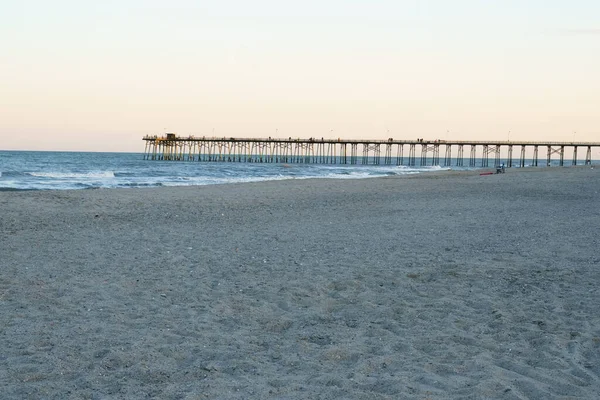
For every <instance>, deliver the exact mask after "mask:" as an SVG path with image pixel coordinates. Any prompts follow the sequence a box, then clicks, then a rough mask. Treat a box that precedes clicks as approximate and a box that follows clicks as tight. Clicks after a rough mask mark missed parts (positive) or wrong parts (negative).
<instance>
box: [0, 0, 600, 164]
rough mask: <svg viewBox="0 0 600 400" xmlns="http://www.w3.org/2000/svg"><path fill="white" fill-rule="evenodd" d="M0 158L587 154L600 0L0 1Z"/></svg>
mask: <svg viewBox="0 0 600 400" xmlns="http://www.w3.org/2000/svg"><path fill="white" fill-rule="evenodd" d="M0 10H1V12H0V51H1V55H2V56H1V62H0V150H80V151H133V152H136V151H143V147H144V143H143V141H142V140H141V139H142V137H143V136H144V135H155V134H157V135H162V134H164V133H165V132H174V133H177V134H178V135H182V136H188V135H196V136H204V135H206V136H212V135H215V136H227V137H268V136H271V137H286V138H287V137H290V136H291V137H300V138H308V137H327V138H338V137H340V138H345V139H359V138H366V139H387V138H390V137H391V138H394V139H416V138H426V139H432V140H433V139H443V140H505V139H510V140H514V141H517V140H531V141H536V140H540V141H541V140H552V141H573V140H575V141H595V142H600V111H599V110H600V72H599V71H600V1H597V0H570V1H567V0H564V1H559V0H543V1H542V0H478V1H476V0H453V1H449V0H390V1H387V0H370V1H366V0H363V1H356V0H345V1H342V0H320V1H315V0H303V1H284V0H279V1H275V0H253V1H241V0H239V1H238V0H220V1H214V0H213V1H200V0H198V1H191V0H171V1H157V0H104V1H91V0H90V1H87V0H72V1H70V0H53V1H47V0H0Z"/></svg>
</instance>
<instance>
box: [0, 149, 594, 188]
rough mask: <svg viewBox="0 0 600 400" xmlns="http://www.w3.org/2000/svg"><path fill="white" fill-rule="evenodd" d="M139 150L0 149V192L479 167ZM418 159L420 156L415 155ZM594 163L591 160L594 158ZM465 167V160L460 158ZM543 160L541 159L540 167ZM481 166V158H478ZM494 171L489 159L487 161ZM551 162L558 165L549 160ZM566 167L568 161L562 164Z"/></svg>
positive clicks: (368, 175)
mask: <svg viewBox="0 0 600 400" xmlns="http://www.w3.org/2000/svg"><path fill="white" fill-rule="evenodd" d="M143 158H144V155H143V154H142V153H99V152H95V153H88V152H50V151H48V152H44V151H0V191H2V190H4V191H6V190H44V189H50V190H65V189H99V188H141V187H156V186H192V185H216V184H227V183H238V182H256V181H267V180H284V179H309V178H322V179H327V178H336V179H366V178H375V177H382V176H390V175H406V174H418V173H427V172H431V171H440V170H448V169H453V170H468V169H481V167H474V168H469V167H456V166H455V165H456V160H455V159H453V160H452V165H453V166H452V167H443V166H419V165H417V166H414V167H409V166H404V165H402V166H396V165H341V164H333V165H326V164H276V163H236V162H197V161H152V160H144V159H143ZM416 161H417V163H418V162H419V161H420V158H419V157H417V159H416ZM594 163H595V162H594ZM463 164H464V165H468V160H466V159H465V160H464V163H463ZM542 164H544V162H543V160H540V166H541V165H542ZM477 165H481V160H477ZM490 165H492V167H487V168H486V169H487V170H491V169H493V160H490ZM552 165H558V161H557V160H552ZM565 165H567V164H565Z"/></svg>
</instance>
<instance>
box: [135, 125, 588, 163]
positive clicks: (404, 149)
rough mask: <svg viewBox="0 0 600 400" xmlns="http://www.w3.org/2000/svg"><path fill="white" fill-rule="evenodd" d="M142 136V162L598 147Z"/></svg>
mask: <svg viewBox="0 0 600 400" xmlns="http://www.w3.org/2000/svg"><path fill="white" fill-rule="evenodd" d="M143 140H144V141H145V143H146V146H145V151H144V159H145V160H163V161H202V162H252V163H286V164H293V163H303V164H348V165H356V164H362V165H397V166H400V165H404V166H427V165H431V166H434V165H439V166H445V167H452V166H457V167H467V166H468V167H484V168H485V167H492V166H493V167H498V166H500V165H501V164H505V166H506V167H509V168H510V167H513V166H519V167H525V166H526V165H530V166H534V167H537V166H544V165H545V166H550V164H551V161H553V160H558V165H560V166H564V165H567V164H571V165H578V162H579V164H581V163H582V162H584V163H585V165H590V164H591V163H592V149H598V148H600V142H522V141H457V140H451V141H450V140H424V139H417V140H394V139H392V138H390V139H388V140H346V139H325V138H308V139H296V138H288V139H275V138H270V137H269V138H266V139H259V138H233V137H205V136H202V137H195V136H188V137H180V136H176V135H175V134H173V133H167V134H166V135H165V136H145V137H144V138H143ZM565 150H567V151H566V152H565ZM540 153H541V154H540ZM566 154H567V155H566ZM540 157H543V158H542V159H540ZM566 157H569V158H570V160H569V159H568V158H567V159H566ZM578 157H581V159H579V158H578ZM453 163H454V165H453Z"/></svg>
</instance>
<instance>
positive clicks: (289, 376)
mask: <svg viewBox="0 0 600 400" xmlns="http://www.w3.org/2000/svg"><path fill="white" fill-rule="evenodd" d="M0 209H1V213H0V386H1V387H0V392H1V393H2V394H1V395H0V397H1V398H3V399H146V398H149V399H365V400H367V399H369V400H371V399H594V398H598V396H599V393H600V308H599V306H600V246H599V245H600V243H599V237H600V235H599V233H600V168H590V167H571V168H558V167H557V168H539V169H520V170H519V169H509V170H507V173H506V174H498V175H488V176H481V175H479V172H478V171H477V172H476V171H471V172H453V171H447V172H439V173H432V174H419V175H413V176H404V177H389V178H377V179H363V180H325V179H321V180H318V179H317V180H289V181H278V182H261V183H247V184H232V185H220V186H198V187H178V188H155V189H104V190H103V189H98V190H80V191H28V192H24V191H21V192H0Z"/></svg>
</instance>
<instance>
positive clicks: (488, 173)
mask: <svg viewBox="0 0 600 400" xmlns="http://www.w3.org/2000/svg"><path fill="white" fill-rule="evenodd" d="M479 175H494V173H493V172H484V173H482V174H479Z"/></svg>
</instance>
